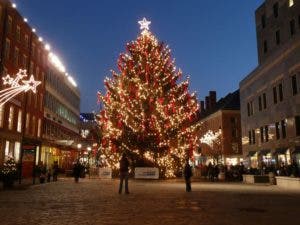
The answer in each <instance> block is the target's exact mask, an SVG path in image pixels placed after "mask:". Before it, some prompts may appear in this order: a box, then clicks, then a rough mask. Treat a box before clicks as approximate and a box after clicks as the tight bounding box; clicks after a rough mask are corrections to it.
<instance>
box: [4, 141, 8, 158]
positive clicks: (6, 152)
mask: <svg viewBox="0 0 300 225" xmlns="http://www.w3.org/2000/svg"><path fill="white" fill-rule="evenodd" d="M4 152H5V156H9V141H6V142H5V150H4Z"/></svg>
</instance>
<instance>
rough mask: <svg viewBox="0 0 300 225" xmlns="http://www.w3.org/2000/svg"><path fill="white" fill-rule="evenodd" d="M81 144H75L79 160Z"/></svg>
mask: <svg viewBox="0 0 300 225" xmlns="http://www.w3.org/2000/svg"><path fill="white" fill-rule="evenodd" d="M81 147H82V145H81V144H80V143H79V144H77V150H78V156H77V159H78V160H79V156H80V149H81Z"/></svg>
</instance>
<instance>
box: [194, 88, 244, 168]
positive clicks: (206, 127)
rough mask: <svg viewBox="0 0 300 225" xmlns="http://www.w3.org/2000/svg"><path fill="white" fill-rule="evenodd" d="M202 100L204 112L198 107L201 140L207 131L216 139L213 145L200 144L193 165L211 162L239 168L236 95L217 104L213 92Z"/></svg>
mask: <svg viewBox="0 0 300 225" xmlns="http://www.w3.org/2000/svg"><path fill="white" fill-rule="evenodd" d="M205 99H206V100H205V109H204V107H203V106H202V107H201V108H202V109H201V116H200V117H201V120H200V122H201V124H202V125H201V131H200V133H199V135H200V138H203V137H205V135H207V134H208V132H210V131H211V132H212V133H213V134H214V135H217V134H218V135H217V136H215V137H216V139H215V141H214V142H213V144H207V141H208V142H209V140H203V141H201V142H202V144H201V150H200V151H199V152H198V154H197V153H196V155H197V156H196V157H195V159H196V161H198V162H197V163H196V164H199V163H204V164H207V163H208V162H213V161H214V163H216V161H218V163H222V164H224V165H237V164H239V163H240V162H241V161H242V143H241V126H240V124H241V123H240V121H241V117H240V104H239V102H240V99H239V91H235V92H234V93H230V94H228V95H227V96H226V97H224V98H221V99H220V100H219V101H218V102H216V93H215V92H210V94H209V96H207V97H206V98H205ZM201 104H202V105H203V103H201ZM209 136H210V135H208V138H207V139H209V138H210V137H209Z"/></svg>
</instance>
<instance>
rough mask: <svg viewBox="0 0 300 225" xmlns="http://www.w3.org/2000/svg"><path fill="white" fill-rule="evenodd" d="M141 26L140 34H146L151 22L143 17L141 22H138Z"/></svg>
mask: <svg viewBox="0 0 300 225" xmlns="http://www.w3.org/2000/svg"><path fill="white" fill-rule="evenodd" d="M138 23H139V24H140V25H141V26H140V29H141V30H142V34H143V35H144V34H147V33H148V31H149V25H150V24H151V21H148V20H147V19H146V18H145V17H144V18H143V20H140V21H139V22H138Z"/></svg>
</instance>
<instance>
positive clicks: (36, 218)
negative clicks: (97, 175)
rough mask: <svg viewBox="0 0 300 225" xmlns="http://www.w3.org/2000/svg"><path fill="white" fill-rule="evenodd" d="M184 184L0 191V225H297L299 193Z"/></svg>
mask: <svg viewBox="0 0 300 225" xmlns="http://www.w3.org/2000/svg"><path fill="white" fill-rule="evenodd" d="M192 189H193V190H192V192H190V193H186V192H185V186H184V183H183V181H178V180H177V181H134V180H130V181H129V190H130V194H129V195H125V194H122V195H119V194H118V192H117V191H118V180H99V179H81V180H80V182H79V183H74V181H73V180H72V179H68V178H64V179H60V180H59V181H58V182H55V183H47V184H38V185H31V186H26V187H25V188H16V189H14V190H0V224H1V225H2V224H5V225H10V224H11V225H18V224H26V225H31V224H33V225H35V224H36V225H43V224H47V225H52V224H58V225H65V224H80V225H81V224H91V225H92V224H93V225H94V224H104V225H106V224H122V225H125V224H130V225H138V224H141V225H147V224H149V225H150V224H151V225H159V224H163V225H169V224H170V225H176V224H179V225H181V224H182V225H183V224H184V225H186V224H187V225H189V224H197V225H221V224H222V225H233V224H239V225H248V224H249V225H250V224H251V225H253V224H255V225H262V224H272V225H286V224H298V223H299V218H298V217H299V203H300V191H299V192H292V191H285V190H282V189H279V188H278V187H276V186H264V185H245V184H238V183H208V182H193V183H192Z"/></svg>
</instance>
